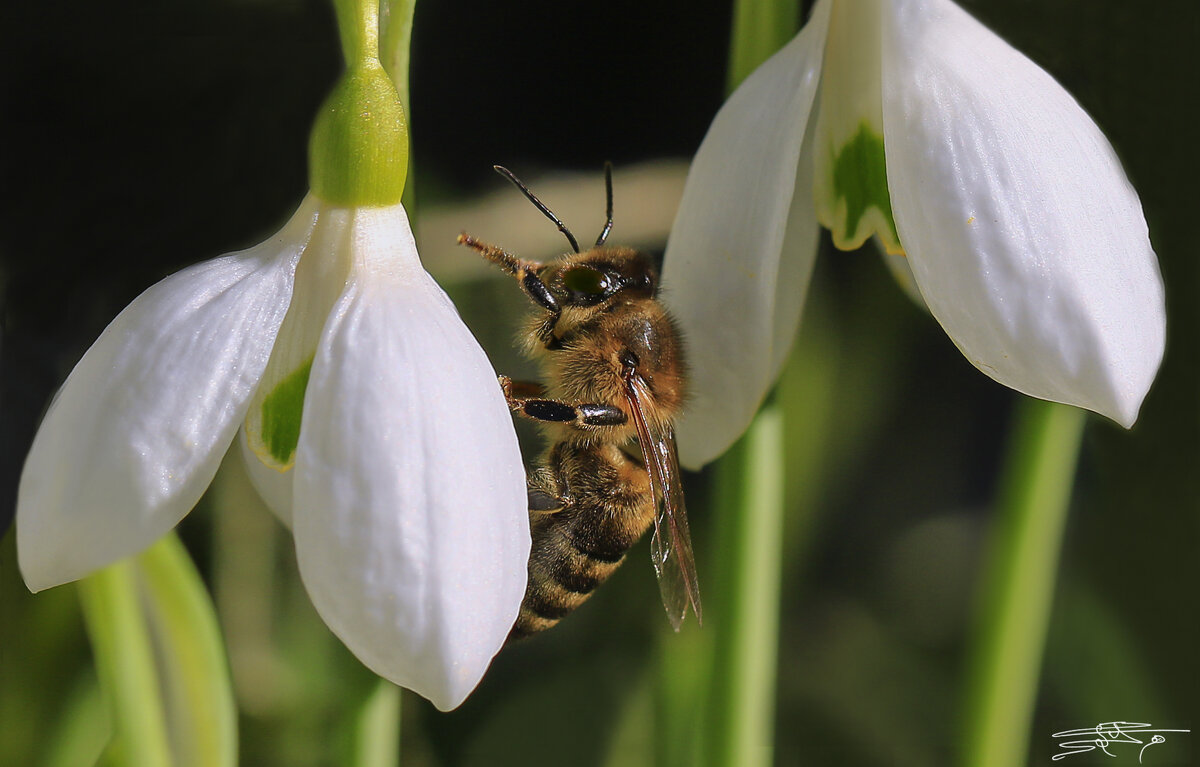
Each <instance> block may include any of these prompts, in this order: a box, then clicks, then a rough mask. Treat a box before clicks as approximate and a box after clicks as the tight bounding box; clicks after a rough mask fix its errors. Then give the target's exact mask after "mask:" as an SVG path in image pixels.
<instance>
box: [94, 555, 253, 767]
mask: <svg viewBox="0 0 1200 767" xmlns="http://www.w3.org/2000/svg"><path fill="white" fill-rule="evenodd" d="M79 593H80V597H81V600H82V602H83V614H84V620H85V622H86V624H87V628H88V634H89V636H90V637H91V640H92V650H93V654H94V655H95V659H96V670H97V675H98V677H99V680H100V686H101V688H102V689H103V691H104V693H105V695H106V696H107V698H108V701H109V706H110V708H111V712H110V713H111V716H112V721H113V731H114V743H113V750H112V751H111V756H112V757H113V759H112V761H113V763H114V764H124V765H137V767H232V765H235V764H236V763H237V714H236V709H235V707H234V702H233V689H232V686H231V685H230V681H229V669H228V666H227V664H226V662H225V651H224V648H223V646H222V644H221V635H220V631H219V629H218V628H217V622H216V617H215V615H214V612H213V608H212V604H211V602H210V601H209V599H208V593H207V591H206V590H205V588H204V583H203V582H202V581H201V580H200V576H199V574H198V573H197V572H196V569H195V567H194V566H193V565H192V562H191V559H190V558H189V557H188V555H187V552H186V551H185V550H184V548H183V545H182V544H181V543H180V542H179V539H178V538H177V537H176V536H175V535H174V534H170V535H167V536H165V537H164V538H163V539H162V540H160V541H159V542H158V543H156V544H154V545H153V546H151V547H150V548H149V549H147V550H146V551H145V552H143V553H142V554H140V555H139V556H138V557H136V558H132V559H127V560H124V561H122V562H118V563H117V564H115V565H111V566H109V567H107V568H105V569H103V570H101V571H99V572H98V573H96V574H94V575H92V576H90V577H88V578H86V579H84V580H83V581H81V582H80V587H79Z"/></svg>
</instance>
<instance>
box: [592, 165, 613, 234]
mask: <svg viewBox="0 0 1200 767" xmlns="http://www.w3.org/2000/svg"><path fill="white" fill-rule="evenodd" d="M604 194H605V196H606V198H607V199H608V205H607V207H606V208H605V210H607V211H608V221H607V222H606V223H605V224H604V230H603V231H602V232H600V236H599V237H597V238H596V247H597V248H598V247H600V246H601V245H603V244H604V241H605V240H607V239H608V233H609V232H611V231H612V163H611V162H608V161H607V160H605V162H604Z"/></svg>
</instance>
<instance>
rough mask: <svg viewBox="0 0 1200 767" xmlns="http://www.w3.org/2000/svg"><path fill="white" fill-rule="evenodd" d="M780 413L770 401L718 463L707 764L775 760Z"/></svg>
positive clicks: (752, 766)
mask: <svg viewBox="0 0 1200 767" xmlns="http://www.w3.org/2000/svg"><path fill="white" fill-rule="evenodd" d="M783 467H784V463H783V417H782V414H781V413H780V410H779V407H778V406H777V405H775V404H768V405H766V406H764V407H763V409H762V410H761V411H759V413H758V416H757V417H756V418H755V419H754V422H753V423H752V424H751V425H750V429H749V431H747V432H746V434H745V435H744V436H743V437H742V438H741V440H739V441H738V443H737V444H736V445H734V446H733V448H732V449H731V450H730V451H729V453H727V454H726V455H725V457H724V458H723V459H722V460H721V463H720V464H719V465H718V467H717V492H716V499H717V506H716V508H717V519H716V524H717V529H716V535H715V537H714V539H713V540H714V541H715V544H716V545H715V547H714V548H715V550H716V552H717V560H718V561H717V562H716V564H715V565H714V568H713V569H714V573H715V575H716V579H715V580H714V583H713V587H712V589H710V591H709V593H710V594H711V595H712V597H713V599H712V600H711V602H712V604H713V608H714V609H713V610H712V612H711V613H710V614H711V615H712V616H713V618H715V620H710V622H709V623H710V625H709V630H710V631H712V633H713V645H714V646H713V666H712V678H711V680H710V688H709V695H708V701H709V703H708V712H707V713H708V715H707V721H706V727H705V728H704V737H705V739H706V740H707V743H706V744H705V746H706V747H705V748H704V751H703V753H704V761H705V763H706V764H710V765H714V767H715V766H717V765H729V767H735V766H736V767H757V765H769V764H771V763H772V753H773V748H772V744H773V739H774V733H773V728H774V722H775V668H776V654H777V650H778V647H777V646H778V642H779V578H780V569H781V551H782V540H783V482H784V468H783Z"/></svg>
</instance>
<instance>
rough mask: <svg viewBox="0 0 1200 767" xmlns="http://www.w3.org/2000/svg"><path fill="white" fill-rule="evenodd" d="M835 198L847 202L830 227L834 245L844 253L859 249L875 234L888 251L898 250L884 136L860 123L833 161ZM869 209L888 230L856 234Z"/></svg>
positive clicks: (877, 226) (898, 239)
mask: <svg viewBox="0 0 1200 767" xmlns="http://www.w3.org/2000/svg"><path fill="white" fill-rule="evenodd" d="M833 190H834V195H835V196H836V197H837V198H838V199H841V200H845V202H846V218H845V220H844V221H842V222H841V224H842V226H841V227H834V228H833V239H834V244H835V245H837V246H838V247H839V248H842V249H844V250H851V249H854V248H857V247H859V246H860V245H862V243H863V242H864V241H865V240H866V239H867V238H868V237H870V236H871V235H872V234H878V235H879V236H880V237H881V238H882V239H883V240H884V243H885V245H886V246H887V248H888V250H889V251H893V250H894V251H899V250H900V247H899V243H900V238H899V236H897V234H896V222H895V221H894V220H893V219H892V199H891V197H890V196H889V195H888V183H887V164H886V161H885V159H884V154H883V136H880V135H879V134H877V133H875V132H873V131H872V130H871V127H870V126H869V125H868V124H867V123H866V122H863V123H862V124H861V125H859V127H858V132H857V133H855V134H854V137H853V138H851V139H850V140H849V141H847V142H846V143H845V145H843V146H842V150H841V153H840V154H838V155H837V156H836V157H835V158H834V161H833ZM872 208H874V209H875V210H877V211H878V212H879V214H881V215H882V217H883V222H882V223H883V225H884V226H886V227H887V231H879V232H873V231H871V230H872V229H878V228H879V222H876V223H875V225H874V226H871V227H870V228H866V229H865V231H859V228H860V223H861V222H862V219H863V217H864V216H866V215H867V214H868V211H870V210H871V209H872Z"/></svg>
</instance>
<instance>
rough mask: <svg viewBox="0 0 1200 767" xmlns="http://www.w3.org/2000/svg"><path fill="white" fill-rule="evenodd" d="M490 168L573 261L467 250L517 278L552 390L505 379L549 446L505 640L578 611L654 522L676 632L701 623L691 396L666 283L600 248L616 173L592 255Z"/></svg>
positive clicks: (470, 241) (633, 255) (648, 265)
mask: <svg viewBox="0 0 1200 767" xmlns="http://www.w3.org/2000/svg"><path fill="white" fill-rule="evenodd" d="M495 169H496V171H497V172H498V173H500V174H501V175H503V176H505V177H506V178H507V179H508V180H509V181H511V182H513V184H515V185H516V186H517V188H518V189H520V190H521V192H522V193H523V194H524V195H525V196H526V197H527V198H528V199H529V201H530V202H532V203H533V204H534V205H535V206H537V208H538V210H540V211H541V212H542V213H543V214H544V215H545V216H546V217H547V218H549V219H550V220H551V221H553V222H554V223H555V225H557V226H558V229H559V231H560V232H562V233H563V234H564V235H565V236H566V238H567V241H568V242H569V243H570V244H571V248H572V250H573V251H574V252H573V253H570V254H567V255H565V256H563V257H562V258H560V259H558V260H556V261H552V262H549V263H546V264H542V263H537V262H534V261H526V260H524V259H522V258H519V257H518V256H515V255H513V254H511V253H509V252H507V251H505V250H503V249H502V248H498V247H496V246H494V245H488V244H486V243H484V242H480V241H479V240H477V239H475V238H474V237H471V236H470V235H467V234H465V233H464V234H461V235H459V237H458V242H459V243H460V244H462V245H466V246H468V247H470V248H473V249H475V250H476V251H478V252H479V254H480V255H481V256H483V257H484V258H486V259H487V260H488V261H490V262H492V263H493V264H496V265H497V266H499V267H500V268H501V269H503V270H504V271H505V272H507V273H508V274H509V275H511V276H512V277H514V278H516V280H517V282H518V284H519V285H520V286H521V288H522V290H524V291H525V294H526V295H527V296H529V298H530V300H532V301H533V303H534V304H535V305H536V306H537V307H538V309H539V311H538V312H537V313H536V315H535V316H533V317H532V318H531V319H530V321H529V322H528V324H527V325H526V327H525V329H524V332H523V333H522V336H521V337H522V339H523V346H524V351H525V352H526V353H527V354H528V355H529V356H530V357H531V358H533V359H535V360H536V361H537V362H538V363H539V365H540V367H541V370H542V373H543V377H544V380H545V381H546V383H545V384H540V383H530V382H521V381H513V380H512V379H510V378H508V377H507V376H500V386H501V388H502V389H503V391H504V396H505V398H506V399H507V400H508V405H509V407H510V408H511V409H512V410H513V411H514V412H515V413H517V414H519V415H521V416H524V417H526V418H530V419H533V420H534V421H537V422H538V423H540V424H541V425H542V427H543V429H544V431H545V432H546V434H547V437H548V439H549V441H550V445H549V447H548V448H547V449H546V451H545V453H544V454H543V455H542V457H541V459H540V461H539V462H538V464H537V465H536V467H535V468H534V469H533V470H532V471H531V472H530V474H529V479H528V483H527V486H528V497H529V525H530V531H531V533H532V537H533V547H532V550H531V552H530V556H529V581H528V586H527V587H526V591H525V597H524V600H523V602H522V604H521V611H520V615H519V616H518V617H517V620H516V624H515V625H514V626H513V629H512V632H511V633H510V635H509V639H510V640H511V639H514V638H518V637H525V636H529V635H531V634H535V633H537V632H539V631H543V630H545V629H548V628H550V627H551V626H553V625H555V624H556V623H558V621H559V620H560V619H562V618H563V617H564V616H566V615H567V614H569V613H570V612H571V611H572V610H574V609H575V608H577V607H579V605H581V604H582V603H583V602H584V601H585V600H586V599H587V598H588V597H589V596H590V595H591V593H592V591H593V590H594V589H595V588H596V587H597V586H598V585H600V584H601V583H602V582H603V581H604V580H605V579H606V578H608V577H609V576H610V575H611V574H612V573H613V571H614V570H616V568H617V566H618V565H619V564H620V563H621V561H622V560H623V559H624V558H625V553H626V552H627V551H628V550H629V548H630V547H631V546H632V545H633V544H634V543H636V542H637V541H638V539H639V538H641V537H642V535H643V534H644V533H645V532H646V530H647V529H648V528H649V527H650V525H651V522H653V524H654V536H653V538H652V541H651V559H652V561H653V564H654V570H655V573H656V574H657V576H658V585H659V590H660V592H661V594H662V601H663V605H664V606H665V607H666V610H667V616H668V618H669V619H670V621H671V624H672V625H673V626H674V627H675V630H676V631H678V630H679V626H680V625H681V623H682V622H683V619H684V617H685V615H686V614H687V609H688V606H689V605H690V606H691V608H692V611H693V612H694V613H695V615H696V620H697V621H700V619H701V612H700V592H699V587H698V585H697V581H696V566H695V562H694V561H693V556H692V543H691V538H690V535H689V533H688V524H687V515H686V510H685V509H684V503H683V492H682V488H681V485H680V473H679V462H678V458H676V453H675V434H674V429H673V426H672V419H673V418H674V417H675V415H676V414H677V413H678V412H679V409H680V407H681V405H682V404H683V400H684V395H685V390H686V383H687V377H686V371H685V365H684V358H683V346H682V343H681V342H680V337H679V332H678V331H677V330H676V328H675V325H674V323H673V322H672V320H671V318H670V316H668V314H667V312H666V310H665V309H664V308H663V306H662V305H661V304H660V303H659V302H658V300H657V294H658V273H657V271H656V270H655V268H654V264H653V263H652V261H651V259H650V257H649V256H647V255H646V254H644V253H640V252H638V251H636V250H633V249H632V248H623V247H610V246H606V245H605V244H604V241H605V240H606V239H607V238H608V234H609V232H610V231H611V229H612V225H613V215H612V211H613V205H612V200H613V197H612V166H611V165H608V164H606V165H605V169H604V182H605V190H606V196H607V214H608V220H607V223H605V225H604V229H603V231H601V232H600V236H599V237H598V238H597V239H596V244H595V246H593V247H592V248H591V249H590V250H587V251H584V252H580V250H579V244H578V242H577V241H576V239H575V236H574V235H572V234H571V232H570V230H569V229H567V227H566V226H565V225H564V224H563V223H562V221H560V220H559V219H558V217H557V216H555V215H554V213H552V212H551V211H550V209H549V208H547V207H546V206H545V205H544V204H543V203H542V202H541V200H539V199H538V198H537V197H536V196H534V194H533V193H532V192H530V191H529V189H528V188H527V187H526V186H525V185H524V184H523V183H521V181H520V179H518V178H517V177H516V176H514V175H513V174H512V173H511V172H510V171H508V170H507V169H505V168H503V167H501V166H499V165H497V166H495Z"/></svg>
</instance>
